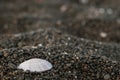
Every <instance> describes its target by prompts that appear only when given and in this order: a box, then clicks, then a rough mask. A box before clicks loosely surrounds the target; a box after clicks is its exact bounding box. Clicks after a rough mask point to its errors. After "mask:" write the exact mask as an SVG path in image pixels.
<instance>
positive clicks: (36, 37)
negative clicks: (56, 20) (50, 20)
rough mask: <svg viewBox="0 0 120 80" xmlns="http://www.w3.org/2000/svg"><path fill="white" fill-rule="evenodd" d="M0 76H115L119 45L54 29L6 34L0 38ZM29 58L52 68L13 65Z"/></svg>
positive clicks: (54, 79) (96, 79)
mask: <svg viewBox="0 0 120 80" xmlns="http://www.w3.org/2000/svg"><path fill="white" fill-rule="evenodd" d="M0 49H1V50H0V60H1V61H0V79H1V80H16V79H17V80H49V79H50V80H119V79H120V63H119V61H120V59H119V58H120V55H119V52H120V46H119V45H117V44H106V43H101V42H94V41H89V40H85V39H81V38H77V37H74V36H71V35H69V34H65V33H62V32H61V31H59V30H57V29H53V28H52V29H51V28H46V29H40V30H38V31H33V32H27V33H21V34H16V35H10V36H9V37H4V38H3V39H1V40H0ZM31 58H42V59H45V60H48V61H50V62H51V63H52V64H53V68H52V69H51V70H49V71H46V72H42V73H37V72H34V73H31V72H29V71H26V72H24V71H23V70H20V69H17V66H18V65H19V64H20V63H22V62H23V61H25V60H28V59H31Z"/></svg>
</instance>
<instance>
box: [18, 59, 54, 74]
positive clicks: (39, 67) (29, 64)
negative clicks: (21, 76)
mask: <svg viewBox="0 0 120 80" xmlns="http://www.w3.org/2000/svg"><path fill="white" fill-rule="evenodd" d="M51 68H52V64H51V63H50V62H48V61H46V60H43V59H39V58H33V59H30V60H27V61H24V62H23V63H21V64H20V65H19V66H18V69H23V70H24V71H27V70H29V71H30V72H43V71H47V70H50V69H51Z"/></svg>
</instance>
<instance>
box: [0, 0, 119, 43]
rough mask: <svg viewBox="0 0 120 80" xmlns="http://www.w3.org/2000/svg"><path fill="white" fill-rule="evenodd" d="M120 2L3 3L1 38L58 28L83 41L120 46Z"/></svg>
mask: <svg viewBox="0 0 120 80" xmlns="http://www.w3.org/2000/svg"><path fill="white" fill-rule="evenodd" d="M119 4H120V0H0V37H1V36H7V35H11V34H16V33H24V32H28V31H33V30H37V29H39V28H57V29H59V30H61V31H62V32H63V33H68V34H70V35H74V36H77V37H80V38H86V39H90V40H97V41H102V42H114V43H120V7H119Z"/></svg>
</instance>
